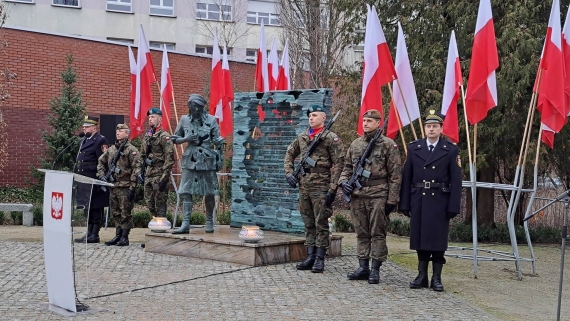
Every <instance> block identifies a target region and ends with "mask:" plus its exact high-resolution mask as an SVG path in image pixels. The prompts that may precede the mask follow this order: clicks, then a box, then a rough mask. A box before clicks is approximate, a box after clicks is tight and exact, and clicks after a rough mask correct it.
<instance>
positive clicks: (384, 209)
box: [339, 109, 402, 284]
mask: <svg viewBox="0 0 570 321" xmlns="http://www.w3.org/2000/svg"><path fill="white" fill-rule="evenodd" d="M380 119H381V115H380V112H379V111H378V110H375V109H372V110H369V111H367V112H366V113H364V115H363V120H362V121H363V127H364V136H363V137H359V138H357V139H355V140H354V141H353V142H352V144H350V147H349V149H348V151H347V153H346V157H345V160H344V169H343V171H342V174H341V176H340V180H339V185H341V187H342V190H343V193H345V194H346V195H349V196H350V195H352V201H351V204H350V212H351V214H352V223H353V224H354V230H355V232H356V239H357V246H356V250H357V252H358V260H359V263H360V267H359V268H358V269H357V270H356V271H354V272H353V273H350V274H348V279H349V280H366V279H368V283H370V284H377V283H379V282H380V271H379V270H380V266H382V262H384V261H386V257H387V256H388V248H387V247H386V228H387V226H388V225H389V224H390V218H389V215H390V213H391V212H392V211H393V210H394V208H395V207H396V204H398V200H399V194H400V184H401V181H402V172H401V171H402V168H401V159H400V151H399V150H398V146H397V145H396V143H394V141H393V140H392V139H390V138H388V137H385V136H381V137H380V139H379V140H378V141H377V142H376V146H375V147H374V148H373V150H372V152H371V153H370V156H369V158H368V159H369V160H370V162H371V163H370V164H367V165H365V167H364V169H365V170H367V171H370V173H371V174H370V177H369V178H363V179H362V180H361V181H360V183H361V185H362V186H363V188H362V189H361V190H358V189H357V190H354V187H353V186H350V185H349V184H347V183H346V182H347V181H348V180H349V178H350V177H351V175H352V173H353V171H354V164H355V163H356V161H357V160H358V159H359V157H360V156H361V155H362V154H363V153H364V150H365V149H366V146H367V145H368V142H369V141H370V140H371V139H372V137H374V135H375V134H376V131H378V130H380V129H379V125H380ZM370 258H372V270H371V269H370V268H369V262H370Z"/></svg>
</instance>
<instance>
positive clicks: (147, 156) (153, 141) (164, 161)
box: [139, 108, 174, 217]
mask: <svg viewBox="0 0 570 321" xmlns="http://www.w3.org/2000/svg"><path fill="white" fill-rule="evenodd" d="M147 115H148V122H149V125H150V130H149V131H148V133H147V134H146V135H145V136H144V138H143V142H142V146H141V158H142V161H143V167H146V171H145V173H143V174H144V199H145V201H146V206H147V207H148V210H149V211H150V215H152V216H158V217H166V199H167V197H168V191H167V189H168V181H169V179H170V173H171V172H172V165H174V144H172V141H170V135H169V134H168V133H167V132H165V131H164V130H163V129H162V111H160V109H158V108H151V109H149V111H148V113H147ZM139 183H142V182H139Z"/></svg>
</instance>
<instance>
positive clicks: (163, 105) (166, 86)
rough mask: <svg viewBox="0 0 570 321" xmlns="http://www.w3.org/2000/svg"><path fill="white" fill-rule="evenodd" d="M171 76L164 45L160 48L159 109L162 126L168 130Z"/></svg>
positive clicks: (171, 91)
mask: <svg viewBox="0 0 570 321" xmlns="http://www.w3.org/2000/svg"><path fill="white" fill-rule="evenodd" d="M173 92H174V89H172V78H171V77H170V64H169V63H168V54H167V53H166V46H164V48H163V50H162V71H161V73H160V95H161V101H160V110H161V111H162V128H164V130H166V131H168V129H169V128H170V103H171V102H172V94H173Z"/></svg>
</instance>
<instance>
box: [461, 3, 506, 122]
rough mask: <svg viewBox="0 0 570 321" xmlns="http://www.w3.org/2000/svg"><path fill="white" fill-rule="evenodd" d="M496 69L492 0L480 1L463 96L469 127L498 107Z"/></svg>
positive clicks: (496, 58) (497, 63)
mask: <svg viewBox="0 0 570 321" xmlns="http://www.w3.org/2000/svg"><path fill="white" fill-rule="evenodd" d="M497 68H499V55H498V53H497V43H496V41H495V29H494V26H493V13H492V12H491V0H481V2H480V3H479V13H478V15H477V25H476V27H475V40H474V41H473V53H472V55H471V66H470V71H469V82H468V87H467V94H466V95H465V96H466V97H465V101H466V102H465V104H466V106H465V109H466V110H467V119H468V120H469V123H470V124H471V125H474V124H476V123H478V122H480V121H482V120H483V119H485V117H487V113H488V112H489V110H491V109H492V108H493V107H495V106H497V77H496V75H495V71H496V70H497Z"/></svg>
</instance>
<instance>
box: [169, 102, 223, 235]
mask: <svg viewBox="0 0 570 321" xmlns="http://www.w3.org/2000/svg"><path fill="white" fill-rule="evenodd" d="M205 105H206V100H205V99H204V98H203V97H202V96H200V95H198V94H192V95H190V98H188V109H189V115H184V116H182V117H181V118H180V122H179V123H178V127H176V131H175V132H174V136H172V137H171V140H172V142H173V143H174V144H183V143H188V145H187V146H186V148H185V150H184V154H183V155H182V180H181V182H180V188H179V189H178V194H180V195H181V196H182V199H183V202H184V203H183V214H184V219H183V221H182V225H181V226H180V228H179V229H177V230H174V231H173V232H172V234H185V233H190V216H191V215H192V206H193V202H192V197H193V195H200V196H204V198H205V203H206V229H205V231H206V233H213V232H214V208H215V206H216V200H215V195H217V194H218V176H217V174H216V172H217V171H218V170H219V169H220V168H222V163H223V153H222V152H221V150H222V146H223V143H224V140H223V138H222V137H221V136H220V127H218V122H217V121H216V118H215V117H214V116H211V115H208V113H206V112H205V111H204V106H205ZM213 146H215V147H216V149H215V150H214V149H213V148H212V147H213Z"/></svg>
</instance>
